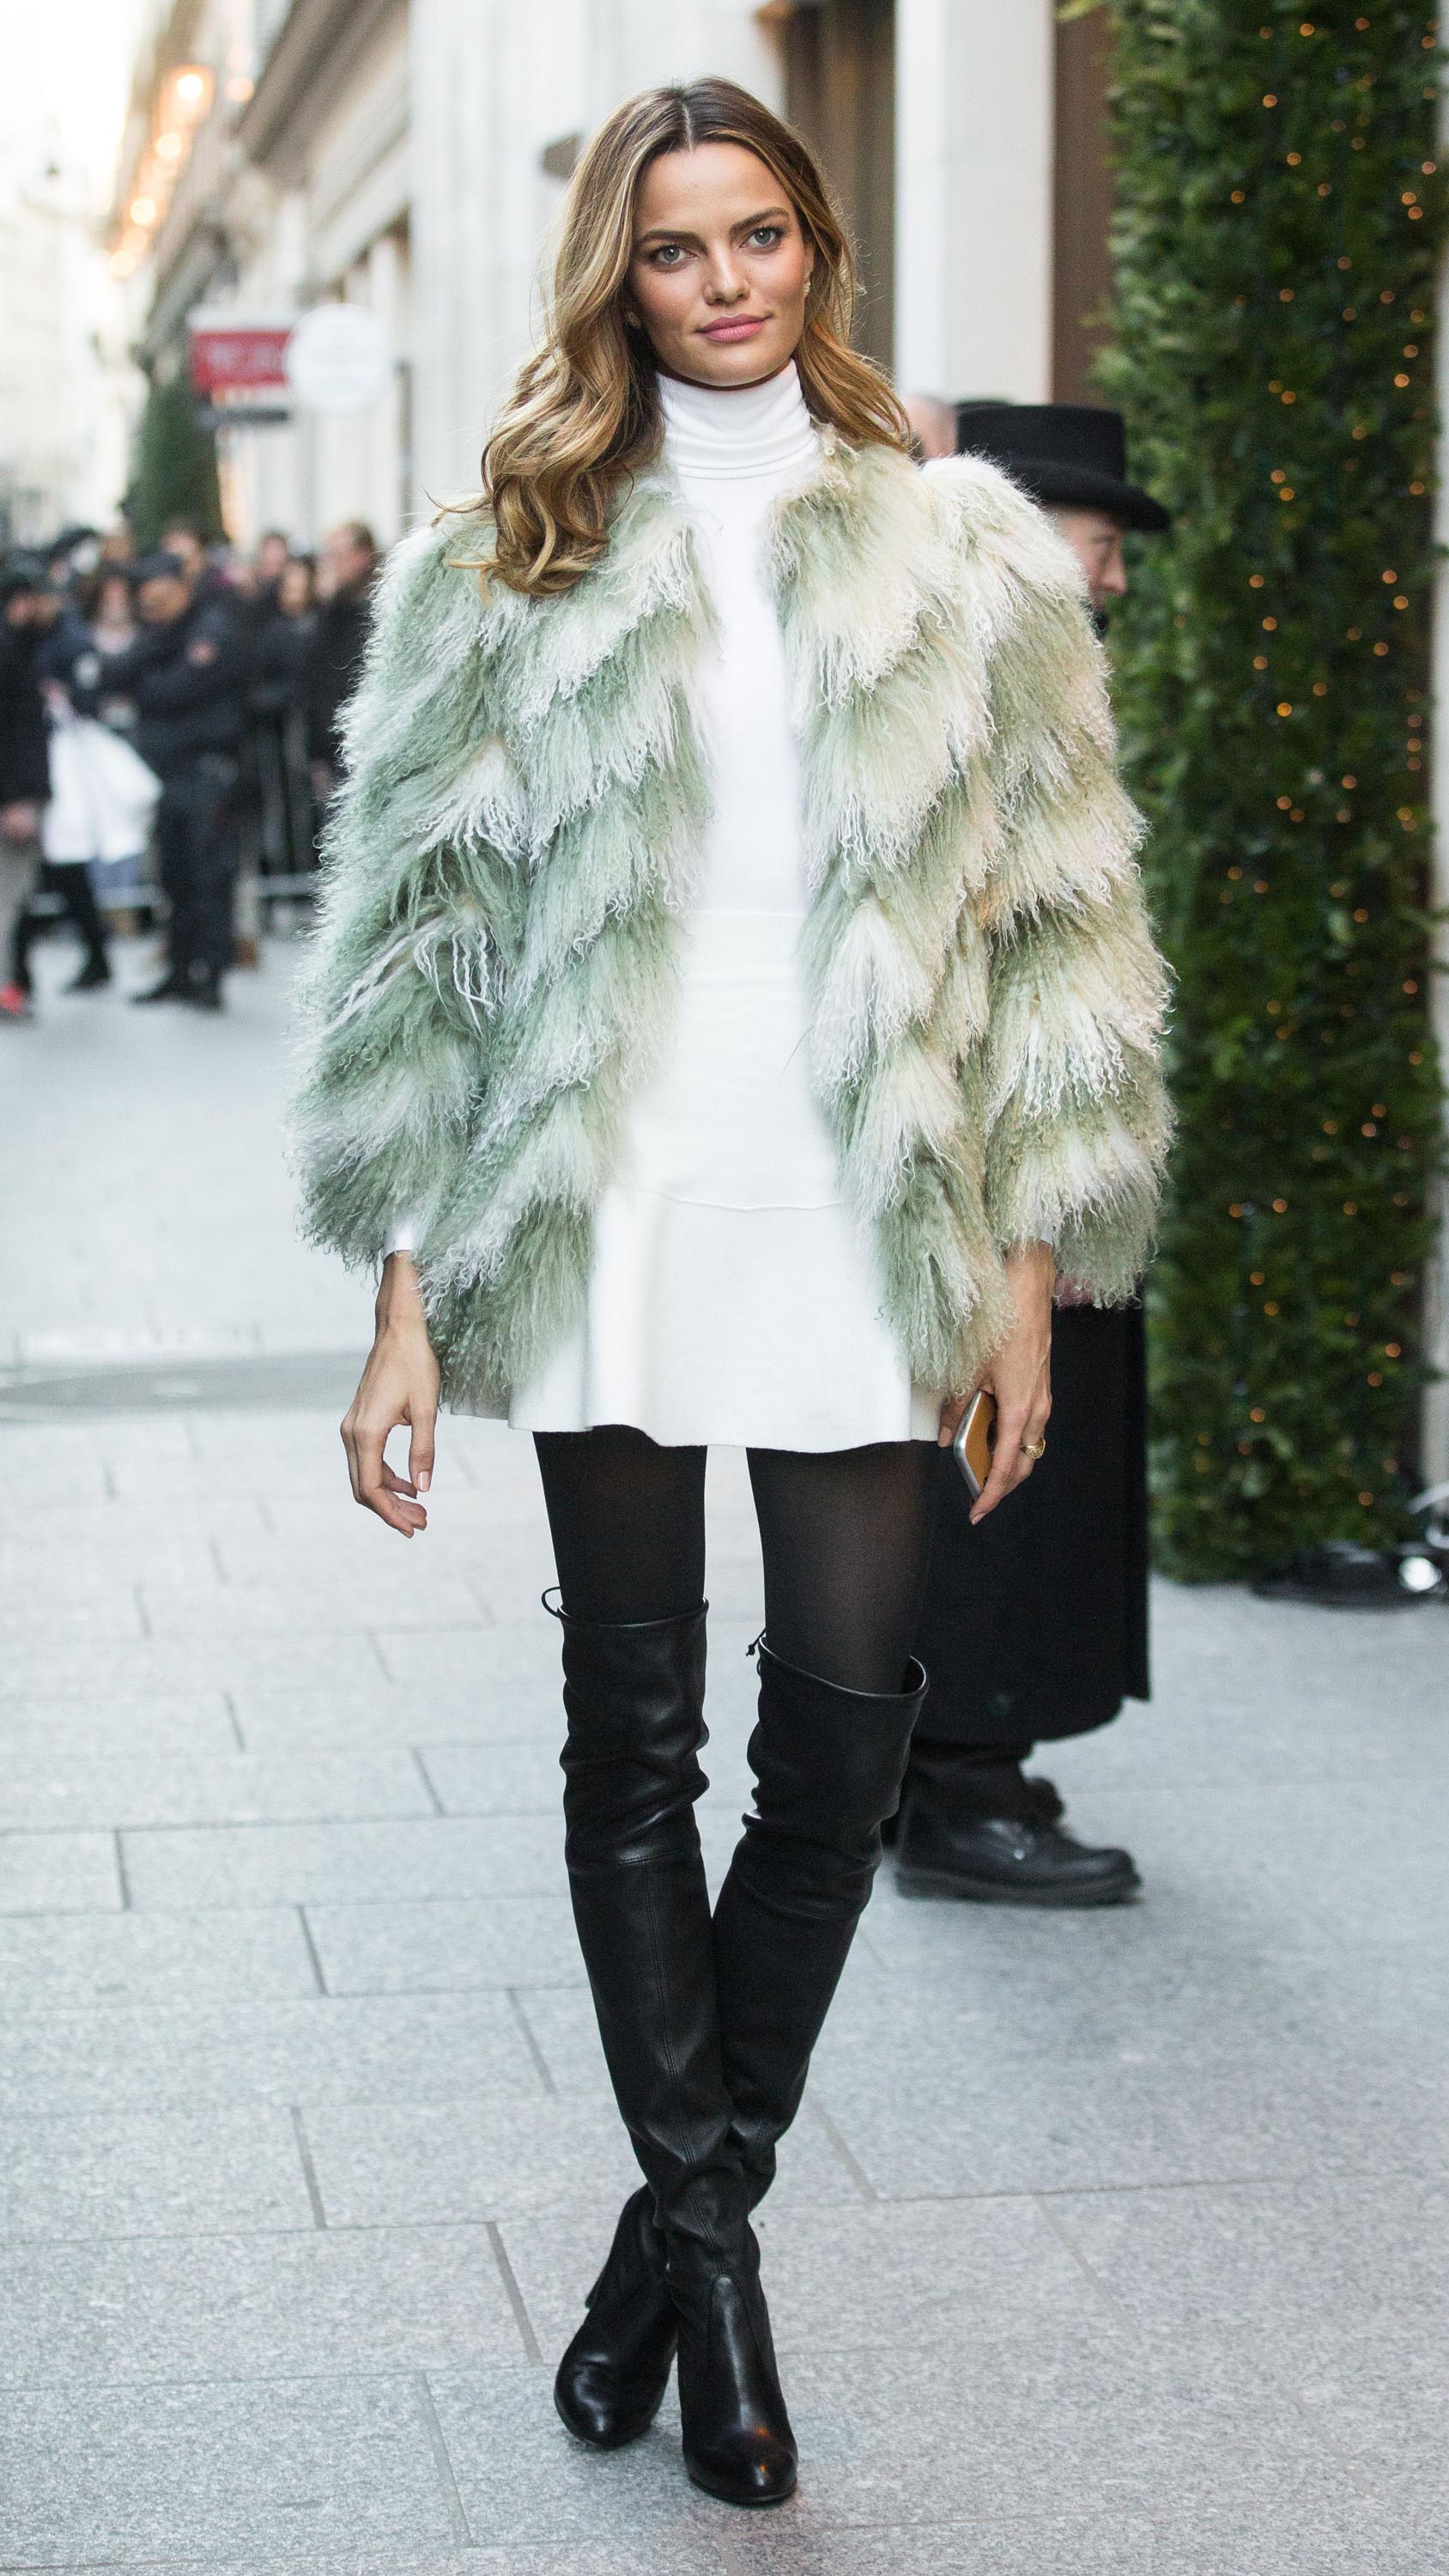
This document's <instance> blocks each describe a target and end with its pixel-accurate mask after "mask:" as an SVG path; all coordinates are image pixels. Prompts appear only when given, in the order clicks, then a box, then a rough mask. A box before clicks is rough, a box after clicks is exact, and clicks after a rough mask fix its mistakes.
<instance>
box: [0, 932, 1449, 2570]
mask: <svg viewBox="0 0 1449 2576" xmlns="http://www.w3.org/2000/svg"><path fill="white" fill-rule="evenodd" d="M61 962H63V961H53V960H52V959H51V958H50V957H49V956H48V957H47V960H46V963H47V970H48V980H49V981H50V982H53V981H54V980H55V976H56V972H57V967H58V964H59V963H61ZM144 964H145V961H144V959H143V957H142V956H141V955H140V954H139V953H138V954H135V955H133V956H131V957H130V958H129V959H128V961H127V973H128V977H129V978H130V979H131V980H137V979H139V977H140V975H141V974H142V972H143V969H144ZM290 965H291V955H290V953H289V952H288V951H286V950H276V951H273V952H272V953H271V954H270V955H269V957H268V960H267V962H266V964H265V967H264V969H263V971H262V972H261V973H260V974H259V975H256V976H245V977H243V976H238V977H236V978H234V979H233V1002H232V1007H231V1009H230V1011H229V1013H228V1014H227V1016H226V1017H225V1018H224V1019H223V1020H222V1021H220V1022H208V1021H204V1020H198V1019H194V1018H191V1017H189V1016H186V1015H182V1014H177V1013H174V1012H166V1011H156V1012H145V1013H141V1012H129V1011H128V1010H127V1009H126V1007H125V1004H124V1000H123V997H122V996H121V995H120V994H114V995H102V996H97V997H88V998H85V999H75V1000H65V999H62V998H60V997H59V996H58V995H54V994H52V995H50V996H49V997H48V998H47V1000H46V1002H45V1006H44V1009H43V1013H42V1017H41V1019H40V1021H39V1023H38V1025H37V1026H35V1027H34V1028H31V1029H28V1030H15V1031H9V1032H5V1031H0V1040H3V1044H0V1101H3V1109H0V1206H3V1209H4V1226H3V1234H0V1742H3V1748H4V1759H3V1762H0V2024H3V2027H0V2047H3V2059H4V2064H3V2095H0V2239H3V2242H0V2270H3V2275H4V2278H3V2287H0V2320H3V2330H0V2383H3V2403H0V2570H20V2569H40V2568H47V2569H53V2570H64V2571H71V2576H78V2571H79V2570H81V2569H82V2568H84V2569H87V2570H93V2569H111V2570H124V2569H135V2570H141V2569H143V2568H146V2569H163V2568H164V2569H166V2570H170V2571H175V2576H220V2572H221V2571H222V2570H229V2571H231V2576H745V2571H756V2576H1039V2571H1040V2570H1042V2569H1043V2568H1044V2567H1052V2566H1062V2567H1070V2568H1071V2569H1073V2570H1075V2571H1077V2576H1159V2571H1163V2570H1169V2571H1172V2576H1177V2571H1181V2576H1430V2571H1432V2570H1434V2569H1436V2568H1438V2567H1441V2566H1443V2565H1444V2564H1445V2563H1446V2558H1449V2490H1446V2486H1445V2482H1444V2477H1443V2459H1444V2451H1445V2434H1446V2414H1449V2364H1446V2362H1445V2358H1444V2355H1445V2351H1446V2348H1449V2335H1446V2329H1449V2252H1446V2248H1449V2063H1446V2056H1445V2049H1444V2032H1445V2030H1446V2028H1449V2010H1446V2005H1449V1874H1446V1870H1445V1862H1444V1835H1443V1831H1442V1826H1441V1815H1442V1810H1443V1804H1444V1795H1445V1778H1446V1772H1449V1685H1446V1678H1445V1676H1446V1670H1449V1654H1446V1647H1449V1617H1446V1614H1445V1612H1444V1611H1443V1610H1442V1609H1440V1608H1438V1607H1436V1606H1431V1607H1427V1608H1422V1609H1419V1610H1414V1611H1409V1612H1405V1613H1403V1614H1400V1615H1395V1616H1389V1617H1379V1618H1363V1619H1354V1618H1344V1617H1341V1616H1340V1617H1335V1616H1333V1615H1331V1614H1328V1613H1317V1614H1315V1613H1309V1612H1306V1611H1301V1610H1292V1609H1285V1608H1276V1607H1268V1606H1266V1605H1264V1604H1261V1603H1257V1602H1254V1601H1252V1600H1250V1599H1248V1598H1247V1597H1245V1596H1244V1595H1242V1594H1240V1593H1237V1592H1233V1591H1228V1590H1205V1591H1197V1592H1186V1591H1182V1590H1176V1589H1173V1588H1172V1587H1169V1586H1166V1585H1164V1586H1161V1587H1159V1590H1158V1594H1157V1603H1156V1622H1157V1626H1156V1664H1157V1698H1156V1700H1155V1702H1154V1703H1153V1705H1152V1706H1151V1707H1150V1708H1146V1709H1134V1710H1132V1711H1130V1712H1129V1713H1128V1715H1127V1716H1126V1717H1125V1718H1124V1719H1123V1720H1122V1721H1121V1723H1120V1724H1119V1725H1117V1726H1116V1727H1114V1728H1112V1729H1110V1730H1108V1731H1107V1732H1106V1733H1104V1734H1103V1735H1101V1736H1099V1737H1097V1738H1090V1739H1087V1740H1085V1741H1083V1742H1080V1743H1078V1744H1076V1745H1071V1746H1067V1747H1063V1748H1061V1750H1060V1751H1059V1752H1058V1753H1057V1755H1056V1756H1055V1757H1054V1758H1053V1759H1052V1761H1051V1763H1050V1769H1051V1771H1052V1773H1053V1775H1054V1776H1055V1778H1056V1779H1057V1781H1058V1783H1059V1785H1060V1786H1061V1787H1062V1788H1063V1789H1064V1790H1065V1792H1066V1793H1067V1794H1068V1796H1069V1798H1070V1801H1071V1806H1072V1812H1073V1816H1074V1818H1075V1820H1076V1822H1077V1823H1078V1824H1079V1826H1080V1827H1081V1828H1082V1830H1083V1831H1084V1832H1086V1833H1088V1834H1090V1835H1093V1836H1100V1837H1102V1838H1104V1839H1106V1838H1121V1839H1123V1840H1126V1841H1128V1842H1129V1843H1130V1844H1131V1845H1132V1847H1133V1849H1134V1850H1135V1852H1136V1853H1137V1855H1138V1858H1139V1861H1140V1863H1141V1866H1142V1868H1143V1872H1144V1875H1145V1879H1146V1896H1145V1899H1144V1901H1143V1902H1142V1903H1141V1904H1140V1905H1138V1906H1136V1907H1133V1908H1131V1909H1124V1910H1120V1911H1116V1912H1112V1913H1106V1914H1101V1915H1095V1916H1094V1915H1075V1916H1074V1915H1060V1916H1051V1915H1040V1916H1034V1915H1031V1914H1024V1915H1017V1914H1012V1913H1001V1912H996V1911H990V1910H982V1909H978V1908H974V1907H965V1906H957V1907H952V1906H942V1905H935V1904H930V1905H922V1904H909V1903H906V1902H904V1901H903V1900H902V1899H901V1898H900V1896H899V1895H898V1894H897V1892H896V1890H895V1888H894V1886H893V1885H892V1884H891V1882H890V1878H889V1875H888V1874H883V1876H882V1880H881V1883H880V1885H879V1887H878V1890H877V1894H876V1897H875V1899H874V1901H873V1904H872V1907H871V1910H870V1913H869V1914H868V1916H867V1918H866V1923H865V1926H864V1929H863V1931H862V1934H861V1937H860V1940H859V1942H858V1944H857V1949H856V1953H855V1956H854V1958H853V1960H852V1963H851V1966H850V1969H849V1971H848V1974H847V1977H846V1980H845V1984H844V1987H843V1989H842V1992H841V1996H840V2000H839V2003H838V2005H837V2008H836V2011H835V2013H834V2016H833V2018H832V2020H831V2022H830V2025H829V2028H828V2030H827V2032H826V2034H825V2037H824V2040H823V2042H822V2044H821V2047H820V2049H819V2052H818V2056H817V2062H816V2068H815V2072H814V2076H813V2079H812V2084H811V2089H810V2093H809V2096H808V2098H807V2104H806V2108H805V2110H804V2112H803V2114H802V2116H801V2119H800V2122H799V2123H798V2126H797V2129H796V2132H795V2133H794V2135H793V2136H792V2137H791V2139H790V2140H789V2141H788V2142H787V2146H786V2150H785V2153H784V2156H783V2158H782V2169H781V2178H780V2184H779V2188H778V2191H777V2193H776V2195H775V2197H774V2198H773V2199H772V2201H771V2202H770V2203H769V2204H768V2206H767V2209H766V2211H765V2213H764V2214H763V2223H762V2228H761V2235H762V2242H763V2246H764V2255H765V2263H766V2267H767V2277H768V2280H769V2282H770V2285H771V2290H772V2296H773V2306H774V2313H775V2317H776V2323H777V2328H778V2338H779V2343H780V2348H781V2355H782V2364H783V2370H784V2376H785V2380H786V2384H787V2389H788V2392H789V2394H790V2398H791V2402H792V2407H793V2411H794V2414H795V2419H796V2424H797V2429H798V2431H799V2433H800V2437H801V2445H802V2454H803V2459H802V2475H801V2486H800V2492H799V2495H798V2497H797V2498H796V2499H795V2500H794V2501H793V2502H792V2503H791V2504H790V2505H788V2506H787V2507H785V2508H784V2509H783V2510H782V2511H781V2512H779V2513H777V2514H775V2515H772V2516H770V2517H767V2518H764V2519H763V2520H761V2519H756V2518H754V2517H746V2516H741V2515H731V2514H730V2513H729V2512H728V2510H727V2509H726V2508H724V2507H721V2506H718V2505H715V2504H714V2503H712V2502H711V2501H710V2500H709V2499H707V2498H705V2497H703V2496H700V2495H698V2494H697V2493H696V2492H695V2491H694V2490H692V2489H691V2488H690V2487H689V2486H688V2485H687V2484H686V2482H685V2481H684V2479H683V2477H682V2474H681V2471H680V2466H679V2459H678V2441H677V2417H676V2416H675V2415H674V2413H673V2402H672V2399H671V2401H670V2402H669V2404H668V2405H667V2406H666V2409H665V2412H664V2415H663V2416H662V2417H661V2420H660V2423H659V2425H658V2427H657V2428H656V2430H655V2431H654V2432H653V2433H652V2434H651V2435H649V2436H648V2437H647V2438H646V2439H645V2440H644V2441H643V2442H642V2443H640V2444H638V2445H637V2446H636V2447H635V2448H634V2449H632V2450H631V2451H629V2452H627V2453H624V2454H621V2455H619V2456H617V2457H613V2458H604V2459H600V2458H595V2457H592V2456H590V2455H586V2454H584V2453H582V2452H580V2451H579V2450H578V2449H576V2448H575V2447H574V2446H572V2445H571V2444H570V2442H569V2440H568V2437H567V2436H566V2435H565V2434H564V2432H563V2431H562V2429H561V2427H560V2426H559V2424H558V2423H557V2421H556V2419H555V2417H554V2414H553V2411H552V2407H551V2404H550V2395H549V2374H550V2370H551V2366H552V2363H553V2361H554V2359H555V2358H556V2355H557V2353H558V2350H559V2348H560V2346H561V2344H562V2342H563V2341H564V2340H565V2338H566V2337H567V2335H568V2334H569V2332H570V2331H571V2328H572V2325H573V2323H574V2322H575V2320H576V2318H577V2315H578V2311H579V2300H580V2294H581V2292H582V2291H583V2289H584V2288H585V2287H586V2286H587V2283H588V2281H589V2279H590V2278H591V2276H592V2272H593V2270H594V2268H595V2267H596V2266H597V2262H598V2259H599V2256H600V2253H601V2251H602V2248H603V2245H604V2244H605V2242H606V2240H607V2237H608V2233H609V2230H610V2227H611V2224H612V2219H613V2214H614V2210H615V2207H616V2205H617V2202H618V2200H619V2198H620V2196H621V2195H622V2193H623V2192H624V2191H625V2190H626V2189H627V2188H628V2187H629V2185H630V2180H631V2172H632V2168H631V2162H630V2157H629V2153H628V2150H627V2146H626V2144H625V2141H624V2139H623V2136H622V2132H621V2130H620V2127H619V2123H618V2119H617V2116H616V2114H615V2112H614V2110H613V2107H612V2104H611V2102H610V2099H609V2094H608V2087H607V2082H606V2079H605V2076H604V2070H603V2065H602V2059H601V2056H600V2052H599V2048H598V2042H597V2039H596V2037H595V2034H594V2031H593V2025H592V2018H591V2013H590V2008H589V1999H588V1994H587V1988H586V1986H585V1983H584V1980H583V1975H582V1971H581V1968H580V1965H579V1961H578V1957H577V1953H576V1950H575V1947H574V1943H573V1937H572V1930H571V1926H570V1922H569V1914H568V1905H567V1898H566V1892H565V1887H564V1878H563V1869H562V1858H561V1845H560V1832H559V1824H558V1815H557V1806H558V1775H557V1749H558V1738H559V1716H558V1705H557V1701H558V1691H557V1675H556V1669H555V1642H554V1632H553V1631H552V1629H551V1627H550V1624H549V1622H548V1621H547V1620H546V1619H545V1618H544V1617H543V1615H542V1613H541V1611H540V1610H539V1609H538V1607H537V1596H538V1593H539V1591H540V1590H541V1588H542V1587H543V1585H544V1584H546V1583H547V1582H548V1580H549V1579H550V1576H551V1572H552V1568H551V1564H550V1559H549V1554H548V1548H547V1542H546V1538H545V1533H544V1524H543V1518H542V1513H541V1509H540V1505H539V1499H538V1494H537V1489H536V1481H535V1475H534V1469H533V1461H532V1455H531V1450H530V1448H529V1445H528V1444H527V1442H525V1441H523V1440H521V1439H519V1438H516V1437H514V1436H512V1435H510V1434H509V1433H508V1432H507V1431H505V1430H503V1429H502V1428H501V1427H498V1426H495V1425H487V1424H478V1423H468V1422H448V1423H446V1424H445V1425H444V1429H443V1435H442V1441H441V1448H440V1462H439V1472H438V1479H437V1486H436V1491H435V1497H434V1526H433V1528H432V1530H431V1531H430V1533H429V1535H428V1537H427V1538H426V1540H424V1541H421V1542H417V1543H414V1544H411V1545H409V1544H405V1543H404V1542H402V1541H399V1540H396V1539H393V1538H391V1537H390V1536H389V1535H388V1534H387V1533H386V1532H384V1531H383V1530H381V1529H380V1528H379V1527H377V1526H376V1525H375V1524H372V1523H369V1522H367V1521H365V1520H364V1518H363V1517H362V1516H361V1515H360V1514H358V1513H357V1512H356V1510H355V1508H354V1507H353V1505H352V1504H351V1501H350V1499H349V1497H348V1494H347V1490H346V1484H345V1479H344V1476H343V1472H342V1463H341V1455H340V1450H339V1447H338V1443H337V1435H336V1424H337V1418H338V1414H339V1411H340V1409H341V1404H342V1401H343V1400H344V1398H345V1393H346V1389H347V1386H348V1384H349V1381H350V1377H351V1376H352V1375H354V1374H355V1369H356V1364H357V1361H358V1358H359V1356H360V1353H361V1351H362V1348H363V1347H364V1344H365V1340H366V1335H367V1326H368V1314H369V1302H370V1298H369V1289H368V1286H367V1283H365V1282H358V1281H357V1280H353V1279H348V1278H347V1277H346V1276H345V1275H344V1274H343V1273H342V1272H341V1271H340V1270H338V1269H336V1268H335V1267H332V1266H330V1265H328V1264H327V1263H325V1262H323V1261H321V1260H319V1259H317V1258H316V1257H314V1256H313V1255H311V1254H309V1253H308V1252H307V1251H306V1250H305V1249H304V1248H303V1247H301V1246H300V1245H298V1244H297V1243H296V1242H295V1240H294V1239H293V1236H292V1232H291V1225H290V1202H289V1191H288V1185H287V1181H286V1176H285V1172H284V1170H283V1166H282V1160H281V1152H280V1142H279V1108H280V1102H281V1098H282V1095H283V1092H284V1089H285V1084H286V1078H287V1074H286V1053H285V1036H286V996H287V987H288V980H289V970H290ZM710 1510H711V1571H710V1589H711V1595H712V1599H713V1602H714V1604H715V1612H716V1617H715V1624H714V1632H713V1640H712V1677H711V1685H710V1720H711V1728H712V1743H711V1749H710V1755H709V1757H707V1758H708V1760H709V1767H710V1769H711V1773H712V1777H713V1781H714V1786H713V1788H712V1790H711V1793H710V1796H709V1798H708V1800H707V1801H706V1805H705V1816H704V1830H705V1841H706V1847H707V1852H708V1855H709V1858H710V1863H711V1866H712V1867H713V1868H714V1869H716V1870H718V1869H720V1868H722V1867H723V1865H724V1861H725V1858H726V1856H727V1853H728V1850H729V1847H730V1843H731V1840H732V1837H733V1833H734V1831H735V1828H736V1820H737V1818H738V1814H739V1810H740V1807H741V1804H742V1803H743V1800H744V1797H745V1795H746V1781H747V1774H746V1770H745V1765H744V1752H743V1748H744V1738H745V1735H746V1733H747V1730H748V1726H749V1722H750V1709H749V1692H748V1678H749V1675H748V1667H747V1664H746V1659H745V1655H744V1647H745V1644H746V1642H747V1640H748V1638H749V1636H750V1634H751V1623H752V1622H754V1624H758V1610H759V1576H758V1561H757V1555H756V1550H755V1546H754V1540H753V1534H752V1528H751V1523H750V1516H749V1509H748V1500H747V1493H746V1488H745V1483H744V1479H743V1475H742V1472H741V1461H740V1460H739V1458H738V1457H737V1456H734V1455H732V1454H731V1453H728V1452H721V1453H719V1454H718V1455H717V1456H716V1458H715V1460H714V1461H713V1462H712V1467H711V1502H710Z"/></svg>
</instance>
